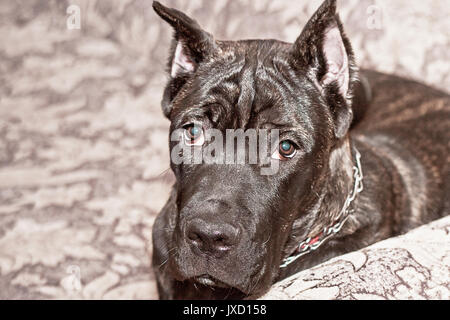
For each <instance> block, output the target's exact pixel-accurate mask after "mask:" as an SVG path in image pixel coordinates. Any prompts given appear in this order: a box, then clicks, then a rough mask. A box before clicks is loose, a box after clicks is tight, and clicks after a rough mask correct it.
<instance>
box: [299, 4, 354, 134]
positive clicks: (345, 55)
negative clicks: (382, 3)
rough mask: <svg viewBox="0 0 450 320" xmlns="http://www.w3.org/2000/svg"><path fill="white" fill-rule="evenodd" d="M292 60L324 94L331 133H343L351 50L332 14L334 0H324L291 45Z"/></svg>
mask: <svg viewBox="0 0 450 320" xmlns="http://www.w3.org/2000/svg"><path fill="white" fill-rule="evenodd" d="M291 56H292V58H293V59H292V63H293V64H294V66H295V67H296V68H298V69H300V70H306V72H307V74H308V76H309V77H310V78H311V80H312V81H313V83H314V84H315V85H316V87H317V88H318V89H319V91H320V92H321V94H322V95H323V96H324V98H325V100H326V102H327V104H328V105H329V107H330V110H331V113H332V115H333V118H334V123H335V136H336V137H337V138H342V137H344V136H345V135H346V134H347V132H348V129H349V127H350V124H351V122H352V119H353V112H352V105H351V104H352V96H353V87H354V85H355V83H356V82H357V76H358V72H357V68H356V66H355V61H354V56H353V50H352V48H351V45H350V42H349V40H348V39H347V37H346V35H345V33H344V29H343V27H342V24H341V21H340V19H339V16H338V15H337V14H336V0H326V1H325V2H324V3H323V4H322V5H321V6H320V8H319V9H318V10H317V11H316V12H315V13H314V15H313V16H312V18H311V19H310V20H309V21H308V23H307V24H306V26H305V28H304V29H303V31H302V33H301V35H300V36H299V37H298V39H297V40H296V41H295V43H294V44H293V46H292V52H291Z"/></svg>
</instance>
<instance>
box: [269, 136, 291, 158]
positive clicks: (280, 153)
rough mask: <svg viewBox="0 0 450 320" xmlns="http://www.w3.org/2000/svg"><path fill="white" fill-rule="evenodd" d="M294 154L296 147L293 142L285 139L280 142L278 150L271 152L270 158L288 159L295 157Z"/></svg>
mask: <svg viewBox="0 0 450 320" xmlns="http://www.w3.org/2000/svg"><path fill="white" fill-rule="evenodd" d="M296 154H297V149H296V148H295V144H294V143H293V142H291V141H289V140H285V141H281V142H280V145H279V147H278V150H276V151H275V152H274V153H273V155H272V158H274V159H278V160H288V159H292V158H293V157H295V155H296Z"/></svg>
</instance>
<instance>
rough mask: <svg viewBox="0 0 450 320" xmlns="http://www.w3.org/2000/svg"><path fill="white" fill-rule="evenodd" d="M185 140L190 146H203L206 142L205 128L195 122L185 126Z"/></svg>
mask: <svg viewBox="0 0 450 320" xmlns="http://www.w3.org/2000/svg"><path fill="white" fill-rule="evenodd" d="M184 142H185V143H186V144H187V145H188V146H201V145H203V143H205V137H204V134H203V129H202V128H201V127H199V126H198V125H195V124H190V125H188V126H186V127H185V128H184Z"/></svg>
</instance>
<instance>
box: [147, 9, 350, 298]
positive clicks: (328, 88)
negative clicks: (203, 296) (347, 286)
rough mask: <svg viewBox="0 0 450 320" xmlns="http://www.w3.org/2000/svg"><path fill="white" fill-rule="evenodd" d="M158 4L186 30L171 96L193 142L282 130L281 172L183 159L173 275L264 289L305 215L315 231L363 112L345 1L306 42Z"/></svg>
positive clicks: (324, 15)
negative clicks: (235, 132) (215, 28)
mask: <svg viewBox="0 0 450 320" xmlns="http://www.w3.org/2000/svg"><path fill="white" fill-rule="evenodd" d="M154 8H155V10H156V12H157V13H158V14H159V15H160V16H161V17H162V18H163V19H164V20H166V21H167V22H169V23H170V24H171V25H172V26H173V27H174V30H175V37H174V42H173V46H172V50H171V53H170V58H169V65H168V66H169V73H170V80H169V83H168V84H167V87H166V90H165V93H164V98H163V102H162V105H163V111H164V113H165V115H166V116H167V117H168V118H169V119H170V121H171V132H175V131H177V130H181V132H183V134H182V139H184V141H182V143H185V144H187V145H189V146H192V148H196V149H204V148H205V147H206V146H207V145H208V143H209V142H210V141H209V140H208V139H207V134H206V132H207V131H208V130H210V129H215V130H217V131H218V132H222V133H223V136H224V137H225V136H226V133H225V132H226V130H230V129H243V130H248V129H255V130H256V131H258V130H261V129H267V130H268V131H270V130H273V129H277V130H279V140H278V144H277V146H276V148H275V149H274V150H273V153H272V152H271V158H272V161H277V162H278V170H277V172H276V173H274V174H272V175H262V174H261V170H260V165H258V164H248V163H246V164H236V165H230V164H228V165H224V164H211V163H209V164H206V163H202V164H189V163H180V164H175V163H174V162H172V164H171V167H172V170H173V172H174V173H175V176H176V178H177V184H176V186H177V199H176V203H177V216H176V219H175V222H174V225H173V226H168V228H169V229H170V232H171V233H172V243H171V248H170V249H171V250H172V252H174V254H171V255H170V266H171V272H172V274H173V277H175V278H176V279H177V280H180V281H185V280H187V281H194V282H198V283H202V284H206V285H211V286H218V287H231V288H235V289H237V290H239V291H240V292H242V293H243V294H245V295H249V294H255V293H258V292H261V291H263V290H265V289H267V288H268V286H270V284H271V283H272V282H273V280H274V278H275V277H276V275H277V273H278V272H279V265H280V262H281V261H282V259H283V258H284V254H285V252H284V249H285V247H286V243H287V242H288V241H289V234H291V232H292V229H293V225H294V222H295V228H297V229H298V230H296V232H297V234H303V235H307V232H308V230H307V227H308V226H310V225H311V224H312V223H313V222H314V221H315V220H316V219H317V217H316V216H315V215H314V210H312V208H313V207H314V205H315V201H317V190H320V188H321V184H323V183H324V181H325V180H326V177H327V174H328V171H329V159H330V153H331V152H332V151H333V148H334V147H335V146H336V145H337V144H338V143H339V141H340V140H342V139H344V138H345V137H346V135H347V131H348V128H349V126H350V123H351V120H352V111H351V106H350V102H349V101H350V100H351V94H352V86H353V83H354V81H355V77H356V74H355V72H354V69H355V68H354V65H353V56H352V51H351V48H350V44H349V42H348V40H347V39H346V37H345V35H344V34H343V31H342V27H341V24H340V22H339V18H338V17H337V16H336V13H335V10H336V7H335V3H334V1H326V2H325V3H324V4H323V5H322V6H321V8H319V10H318V11H317V12H316V13H315V14H314V16H313V17H312V18H311V20H310V21H309V22H308V24H307V25H306V27H305V29H304V30H303V32H302V33H301V35H300V36H299V38H298V39H297V41H296V42H295V43H294V44H288V43H284V42H280V41H274V40H252V41H239V42H231V41H227V42H225V41H216V40H214V39H213V37H212V36H211V35H210V34H208V33H207V32H205V31H203V30H202V29H201V28H200V26H199V25H198V24H197V23H196V22H195V21H193V20H192V19H190V18H188V17H187V16H186V15H184V14H182V13H181V12H179V11H177V10H174V9H168V8H165V7H163V6H162V5H160V4H159V3H156V2H155V3H154ZM170 146H171V150H172V151H173V149H174V148H175V142H171V144H170Z"/></svg>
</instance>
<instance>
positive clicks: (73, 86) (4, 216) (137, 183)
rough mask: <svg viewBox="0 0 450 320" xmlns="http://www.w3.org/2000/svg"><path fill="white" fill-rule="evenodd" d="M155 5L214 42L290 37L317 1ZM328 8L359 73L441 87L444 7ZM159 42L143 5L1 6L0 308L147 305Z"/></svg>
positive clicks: (156, 25) (157, 155)
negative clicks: (75, 25) (75, 18)
mask: <svg viewBox="0 0 450 320" xmlns="http://www.w3.org/2000/svg"><path fill="white" fill-rule="evenodd" d="M162 2H163V3H165V4H167V5H169V6H173V7H177V8H179V9H182V10H183V11H185V12H187V13H189V14H190V15H192V16H194V17H195V18H196V19H197V20H198V21H199V22H200V24H201V25H202V26H204V27H205V28H206V29H207V30H209V31H210V32H213V33H214V34H215V35H216V37H217V38H220V39H241V38H278V39H281V40H285V41H294V40H295V38H296V37H297V35H298V34H299V33H300V31H301V28H302V26H303V25H304V24H305V23H306V21H307V18H308V17H309V16H310V15H311V14H312V13H313V11H314V10H315V9H316V8H317V7H318V5H319V4H320V2H321V1H318V0H314V1H306V0H299V1H281V0H277V1H274V0H263V1H261V0H258V1H249V0H247V1H245V0H217V1H210V0H209V1H208V0H202V1H199V0H198V1H189V2H188V1H181V0H179V1H169V0H167V1H162ZM70 4H77V5H79V7H80V9H81V29H80V30H68V29H67V27H66V19H67V14H66V9H67V7H68V6H69V5H70ZM339 6H340V9H341V10H340V12H341V17H342V20H343V22H344V25H345V28H346V30H347V33H348V35H349V36H350V38H351V40H352V42H353V45H354V48H355V51H356V55H357V58H358V62H359V65H360V66H363V67H370V68H374V69H377V70H380V71H386V72H393V73H396V74H400V75H404V76H408V77H412V78H415V79H418V80H421V81H424V82H426V83H428V84H430V85H433V86H435V87H438V88H442V89H444V90H448V88H449V84H450V63H449V58H450V19H448V17H449V16H450V1H449V0H445V1H442V0H427V1H419V0H413V1H410V0H395V1H389V0H376V1H375V0H362V1H360V0H348V1H346V0H341V1H340V3H339ZM170 35H171V30H170V28H169V27H168V25H166V24H165V23H163V22H162V21H160V20H159V19H157V17H156V15H155V14H154V13H153V10H152V9H151V1H148V0H128V1H107V0H103V1H95V0H92V1H81V0H73V1H44V0H27V1H25V0H24V1H5V0H3V1H0V39H2V40H1V42H0V299H22V298H32V299H36V298H84V299H89V298H156V290H155V287H154V278H153V274H152V273H151V270H150V258H149V252H150V251H151V245H150V240H149V239H150V237H151V226H152V223H153V221H154V218H155V216H156V214H157V213H158V211H159V210H160V208H161V207H162V206H163V204H164V202H165V200H166V198H167V196H168V192H169V188H170V184H171V182H172V181H173V178H172V175H171V173H170V172H169V171H167V169H168V168H169V158H168V150H167V143H166V141H167V129H168V121H167V120H165V119H164V118H163V117H162V115H161V112H160V107H159V101H160V98H161V94H162V88H163V85H164V81H165V77H166V76H165V74H164V72H163V70H164V64H165V60H166V53H167V50H168V47H169V43H170Z"/></svg>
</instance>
